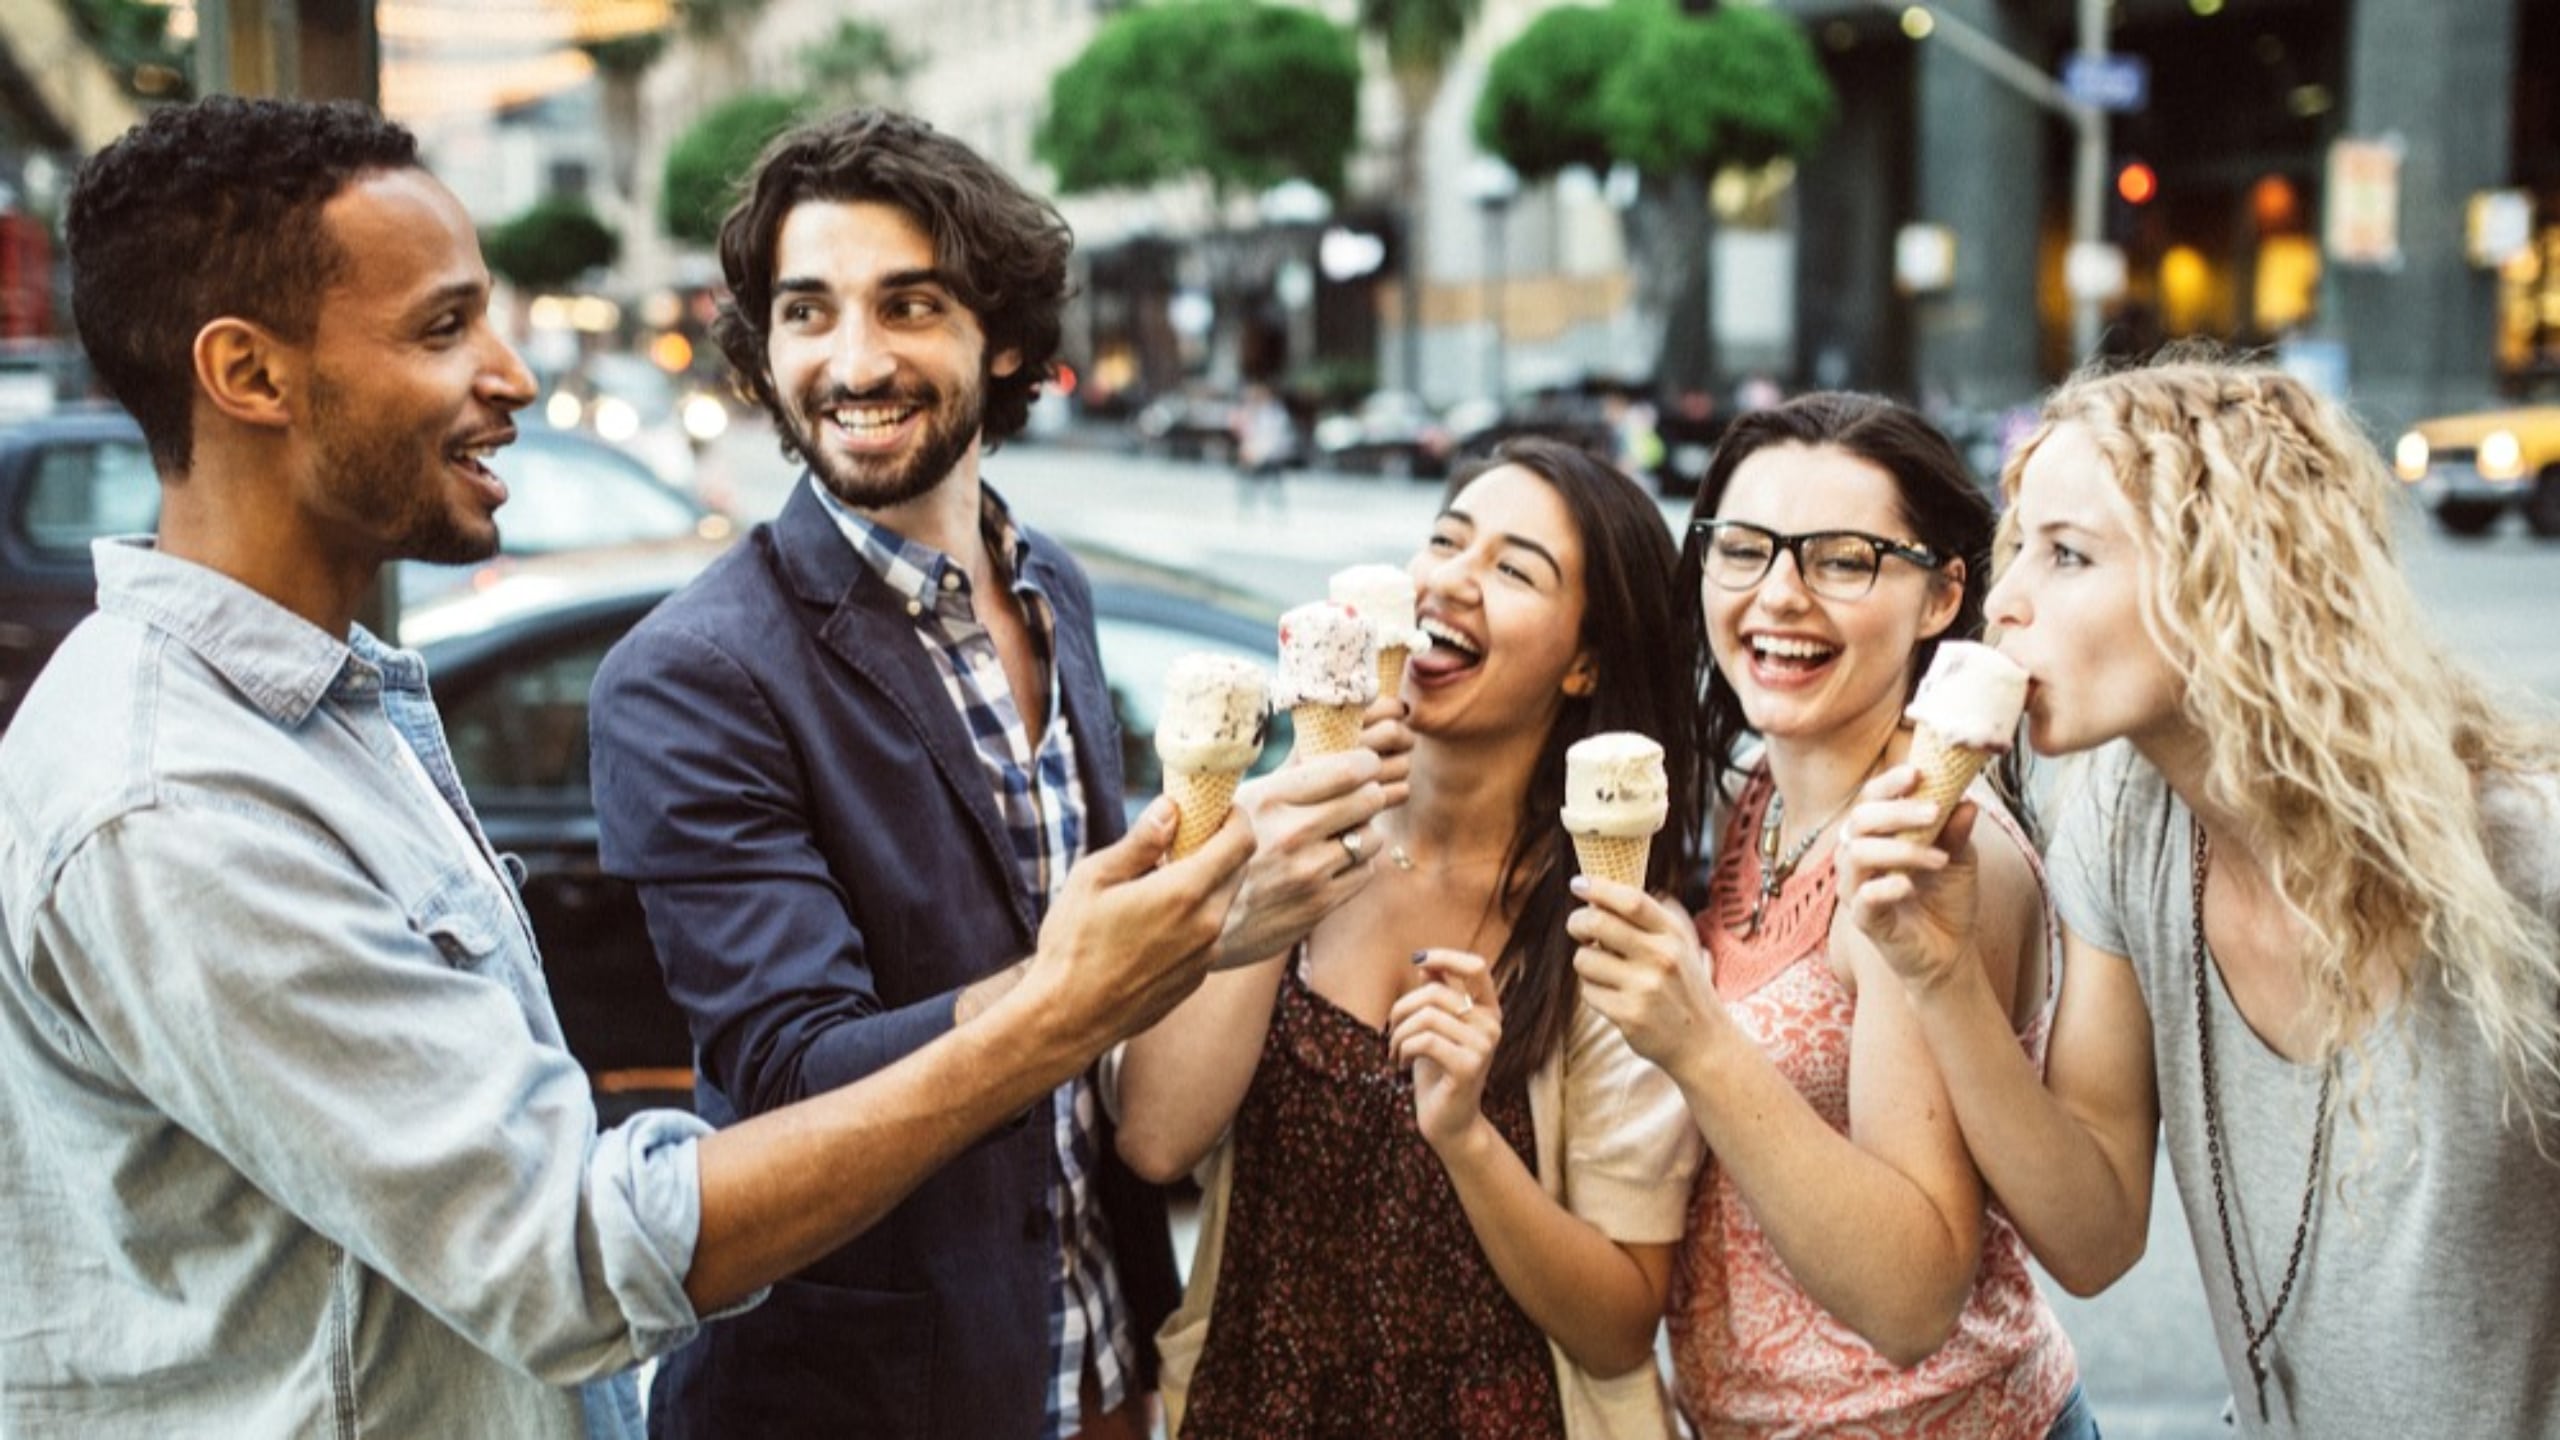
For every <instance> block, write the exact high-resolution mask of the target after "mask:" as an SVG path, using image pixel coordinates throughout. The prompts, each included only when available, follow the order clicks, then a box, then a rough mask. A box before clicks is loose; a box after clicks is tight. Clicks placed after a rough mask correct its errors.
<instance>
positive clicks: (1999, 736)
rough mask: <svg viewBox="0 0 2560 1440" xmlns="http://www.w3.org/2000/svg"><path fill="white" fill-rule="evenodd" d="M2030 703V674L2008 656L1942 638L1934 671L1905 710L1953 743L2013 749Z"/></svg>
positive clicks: (1931, 665) (1994, 749) (1992, 749)
mask: <svg viewBox="0 0 2560 1440" xmlns="http://www.w3.org/2000/svg"><path fill="white" fill-rule="evenodd" d="M2026 707H2027V672H2026V671H2025V670H2023V669H2021V668H2020V667H2019V665H2018V663H2017V662H2016V661H2014V660H2011V659H2010V658H2009V657H2008V656H2006V655H2003V654H2001V653H2000V652H1999V651H1997V650H1994V649H1992V648H1991V647H1990V646H1988V645H1977V644H1975V643H1973V642H1972V641H1970V640H1942V641H1940V642H1939V643H1938V655H1937V658H1936V659H1934V660H1932V661H1930V662H1929V673H1928V674H1926V675H1924V676H1922V677H1921V679H1920V689H1919V691H1918V692H1917V693H1916V694H1914V695H1913V696H1912V697H1911V704H1910V706H1909V707H1908V708H1907V709H1905V710H1904V711H1903V712H1902V713H1903V714H1904V715H1906V716H1909V717H1910V718H1911V720H1912V721H1913V722H1914V723H1915V724H1918V725H1920V726H1921V727H1923V728H1924V729H1929V730H1934V731H1936V732H1937V733H1938V736H1939V738H1940V739H1941V740H1943V741H1944V742H1945V743H1947V744H1948V745H1951V746H1961V747H1963V748H1964V749H1968V750H1987V751H1990V752H1992V753H1994V754H1998V753H2001V752H2004V751H2006V750H2007V749H2008V748H2009V743H2010V739H2011V737H2013V736H2015V735H2016V734H2017V733H2018V714H2019V712H2020V711H2022V710H2024V709H2026Z"/></svg>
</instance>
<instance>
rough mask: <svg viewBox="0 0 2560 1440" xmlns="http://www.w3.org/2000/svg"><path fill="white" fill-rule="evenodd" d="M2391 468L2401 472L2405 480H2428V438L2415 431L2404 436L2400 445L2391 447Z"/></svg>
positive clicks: (2401, 476)
mask: <svg viewBox="0 0 2560 1440" xmlns="http://www.w3.org/2000/svg"><path fill="white" fill-rule="evenodd" d="M2391 468H2392V469H2394V470H2397V471H2398V472H2400V478H2401V479H2403V480H2408V481H2412V482H2415V481H2419V480H2424V479H2426V478H2427V437H2426V436H2424V435H2421V434H2419V433H2418V432H2417V431H2415V430H2411V431H2409V432H2408V433H2406V434H2404V435H2402V436H2401V437H2400V443H2399V444H2397V445H2394V446H2392V447H2391Z"/></svg>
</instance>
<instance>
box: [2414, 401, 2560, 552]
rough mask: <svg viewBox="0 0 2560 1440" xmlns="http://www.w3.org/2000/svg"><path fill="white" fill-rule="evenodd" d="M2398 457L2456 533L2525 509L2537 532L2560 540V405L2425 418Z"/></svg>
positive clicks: (2425, 500)
mask: <svg viewBox="0 0 2560 1440" xmlns="http://www.w3.org/2000/svg"><path fill="white" fill-rule="evenodd" d="M2391 463H2392V468H2393V469H2394V470H2395V471H2397V472H2398V474H2399V476H2400V478H2401V479H2402V480H2404V481H2406V482H2408V484H2409V485H2410V486H2411V488H2412V489H2414V490H2415V491H2416V493H2417V496H2418V499H2419V501H2420V502H2421V503H2422V504H2424V505H2426V507H2427V508H2428V509H2430V510H2433V511H2434V512H2435V516H2436V522H2437V523H2438V524H2440V525H2442V526H2444V528H2445V529H2446V530H2448V531H2450V532H2451V533H2453V534H2456V535H2482V534H2486V533H2487V532H2488V530H2489V527H2491V526H2493V525H2495V524H2497V523H2498V517H2499V516H2501V515H2504V514H2506V513H2507V512H2508V511H2509V510H2521V511H2523V512H2524V519H2525V523H2526V524H2527V525H2528V526H2531V527H2532V529H2533V533H2534V534H2536V535H2539V536H2541V537H2542V538H2544V539H2546V540H2555V539H2560V405H2539V406H2529V407H2519V408H2517V409H2512V410H2491V411H2486V412H2483V413H2480V414H2476V415H2448V416H2444V417H2442V418H2439V419H2434V420H2421V421H2419V422H2418V423H2417V424H2415V425H2412V426H2410V427H2409V429H2408V430H2407V431H2406V432H2405V433H2403V434H2402V435H2401V437H2400V439H2399V442H2398V443H2397V444H2395V445H2394V446H2392V450H2391Z"/></svg>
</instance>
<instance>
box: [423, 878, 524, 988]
mask: <svg viewBox="0 0 2560 1440" xmlns="http://www.w3.org/2000/svg"><path fill="white" fill-rule="evenodd" d="M501 903H502V902H501V901H500V900H499V898H498V897H497V896H496V895H495V894H492V893H491V892H490V889H489V887H488V886H487V885H486V884H484V883H482V882H480V881H477V880H474V879H472V878H470V877H468V876H460V875H457V876H455V877H453V878H451V879H448V880H446V881H445V883H443V884H442V885H439V886H437V887H436V888H435V890H433V891H432V892H430V893H429V894H428V895H427V897H426V899H424V900H421V901H419V902H418V903H417V904H416V905H415V906H413V907H411V909H410V911H409V924H410V927H411V928H413V929H415V930H416V931H417V932H418V933H419V934H421V935H424V936H426V937H427V938H428V939H429V940H432V941H434V942H435V947H436V953H437V954H439V955H442V956H443V957H444V963H446V964H447V965H450V966H452V967H453V968H454V969H456V970H465V971H469V972H471V973H473V974H486V973H487V972H488V970H489V968H490V964H491V960H492V957H494V956H495V955H496V954H497V952H498V949H499V947H500V946H502V945H503V944H505V943H506V934H507V930H506V925H505V917H504V916H503V915H501V914H500V913H499V906H500V905H501Z"/></svg>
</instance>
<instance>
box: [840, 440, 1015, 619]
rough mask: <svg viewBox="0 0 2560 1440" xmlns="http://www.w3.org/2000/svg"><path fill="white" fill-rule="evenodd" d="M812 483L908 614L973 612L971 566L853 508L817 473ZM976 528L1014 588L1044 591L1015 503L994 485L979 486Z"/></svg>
mask: <svg viewBox="0 0 2560 1440" xmlns="http://www.w3.org/2000/svg"><path fill="white" fill-rule="evenodd" d="M808 484H809V489H810V490H811V491H812V492H813V493H815V494H816V495H817V497H818V503H819V505H821V506H823V507H825V509H826V512H827V517H828V518H829V519H831V520H833V521H835V523H836V529H838V530H839V531H842V532H843V534H844V538H845V539H846V541H847V542H849V543H850V544H851V545H852V546H853V551H854V553H855V554H856V555H859V556H861V557H862V562H863V564H865V565H867V566H869V567H870V568H871V572H872V573H873V574H875V575H877V576H879V577H880V580H881V583H883V584H885V585H887V586H888V587H889V591H890V593H891V594H893V595H896V596H897V597H898V598H899V599H900V600H903V601H905V602H906V607H907V613H908V614H910V615H919V614H922V613H923V612H925V611H927V610H932V611H935V612H937V613H948V614H952V615H954V616H956V617H958V618H962V619H966V618H969V617H970V616H971V615H972V614H974V611H973V610H972V608H971V606H970V601H969V572H968V567H966V566H964V565H962V564H961V563H960V562H959V561H957V560H954V559H953V558H951V557H950V556H949V555H946V554H944V553H943V552H941V551H939V550H936V549H934V548H933V547H932V546H930V545H925V544H921V543H919V542H917V541H914V540H910V539H908V538H907V537H906V536H904V535H901V534H899V533H898V532H897V531H895V530H892V529H890V528H889V527H888V526H886V525H882V524H880V523H879V522H877V521H875V520H872V519H870V518H869V517H867V516H865V515H862V514H860V513H859V512H857V511H855V510H854V509H853V508H852V507H850V506H848V505H846V504H845V503H844V502H843V501H841V500H838V499H837V498H836V497H835V495H834V494H833V493H832V492H830V491H829V490H828V489H827V487H826V486H825V485H823V484H820V483H819V481H818V477H817V475H816V474H815V473H812V474H811V475H810V476H809V480H808ZM978 530H979V533H981V534H982V535H984V536H985V537H986V540H987V545H988V548H989V549H990V550H991V551H992V552H993V553H994V554H995V555H996V556H997V557H998V558H999V559H1001V560H1002V561H1003V562H1004V566H1005V570H1006V572H1007V573H1008V574H1010V575H1011V576H1012V578H1013V586H1014V588H1015V589H1016V590H1027V591H1030V592H1032V593H1034V594H1038V593H1040V587H1039V585H1038V583H1037V582H1036V581H1035V580H1034V579H1033V578H1032V575H1031V568H1030V567H1031V559H1032V552H1031V541H1030V537H1029V536H1028V535H1026V534H1025V533H1024V531H1023V529H1022V527H1021V526H1019V525H1016V524H1015V523H1014V520H1013V511H1012V509H1011V507H1009V506H1007V505H1006V504H1005V503H1004V497H1003V496H1001V495H998V494H997V493H996V491H995V487H994V486H992V485H986V484H981V485H980V486H979V487H978Z"/></svg>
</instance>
